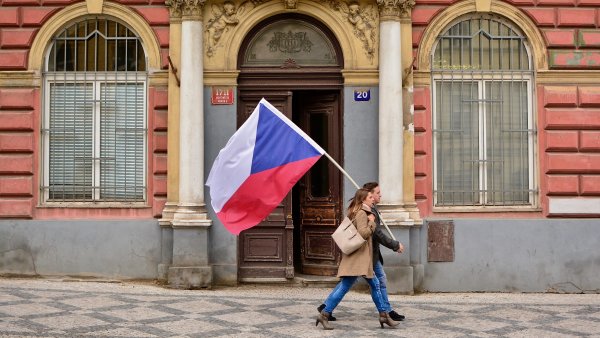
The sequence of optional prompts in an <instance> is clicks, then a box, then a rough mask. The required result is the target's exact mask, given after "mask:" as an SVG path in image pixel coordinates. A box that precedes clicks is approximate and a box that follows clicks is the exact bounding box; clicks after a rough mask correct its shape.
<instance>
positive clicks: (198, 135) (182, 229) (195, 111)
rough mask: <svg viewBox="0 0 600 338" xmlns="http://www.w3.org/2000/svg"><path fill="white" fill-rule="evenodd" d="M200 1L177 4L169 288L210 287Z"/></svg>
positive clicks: (185, 0) (209, 224)
mask: <svg viewBox="0 0 600 338" xmlns="http://www.w3.org/2000/svg"><path fill="white" fill-rule="evenodd" d="M204 3H205V0H182V17H181V19H182V22H181V46H183V48H182V49H181V71H180V74H181V87H180V112H179V202H178V204H177V210H176V211H175V214H174V215H173V221H172V224H173V264H172V266H171V267H170V268H169V276H168V278H169V285H171V286H173V287H177V288H198V287H211V285H212V267H211V266H210V265H209V261H208V251H209V250H208V230H209V228H210V226H211V224H212V221H211V220H210V219H209V218H208V215H207V213H206V206H205V204H204V100H203V99H204V83H203V78H204V66H203V60H204V59H203V55H204V54H203V51H204V47H203V39H202V34H203V25H202V9H203V6H204Z"/></svg>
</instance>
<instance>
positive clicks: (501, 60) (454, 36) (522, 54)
mask: <svg viewBox="0 0 600 338" xmlns="http://www.w3.org/2000/svg"><path fill="white" fill-rule="evenodd" d="M524 41H525V37H524V36H523V35H522V34H518V33H517V32H516V31H515V30H514V29H512V28H510V27H509V26H508V25H506V24H504V23H503V22H501V21H500V20H498V19H495V18H492V17H491V16H485V17H478V18H471V19H467V20H464V21H461V22H459V23H457V24H455V25H454V26H452V27H450V28H449V29H448V30H447V31H446V32H445V33H444V34H442V35H441V36H440V37H439V38H438V44H437V47H436V49H435V51H434V54H433V64H432V67H433V69H449V70H498V69H506V70H508V69H529V65H528V62H526V60H528V55H527V53H526V49H525V47H524Z"/></svg>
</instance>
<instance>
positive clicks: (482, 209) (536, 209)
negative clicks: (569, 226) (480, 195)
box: [432, 206, 542, 213]
mask: <svg viewBox="0 0 600 338" xmlns="http://www.w3.org/2000/svg"><path fill="white" fill-rule="evenodd" d="M432 211H433V212H434V213H450V212H456V213H476V212H481V213H498V212H532V213H533V212H542V208H540V207H533V206H513V207H474V206H473V207H467V206H460V207H433V209H432Z"/></svg>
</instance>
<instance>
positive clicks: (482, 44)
mask: <svg viewBox="0 0 600 338" xmlns="http://www.w3.org/2000/svg"><path fill="white" fill-rule="evenodd" d="M526 46H527V44H526V38H525V36H523V34H521V33H520V32H519V31H518V30H517V29H515V28H514V27H512V26H511V25H510V24H509V23H507V22H506V21H505V20H503V19H502V18H500V17H497V16H494V15H488V14H486V15H477V16H469V17H467V18H461V19H460V20H457V21H456V22H455V23H454V24H452V25H451V26H450V28H449V29H448V30H446V31H445V32H444V33H443V34H441V35H440V36H439V37H438V39H437V41H436V45H435V47H434V49H433V50H434V52H433V55H432V62H431V65H432V69H431V74H432V83H433V87H432V90H433V137H434V142H433V144H434V206H437V207H448V206H493V207H496V206H531V205H534V204H535V201H534V199H535V198H536V196H535V189H534V172H535V170H534V136H535V130H534V121H533V113H532V96H533V83H532V81H533V71H532V67H531V61H530V60H531V58H530V56H529V53H528V49H527V47H526Z"/></svg>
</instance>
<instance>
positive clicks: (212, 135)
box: [204, 87, 238, 284]
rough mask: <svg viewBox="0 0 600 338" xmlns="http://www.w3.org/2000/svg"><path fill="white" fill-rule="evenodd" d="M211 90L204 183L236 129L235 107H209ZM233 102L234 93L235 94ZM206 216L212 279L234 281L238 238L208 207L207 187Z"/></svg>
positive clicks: (207, 91) (206, 114)
mask: <svg viewBox="0 0 600 338" xmlns="http://www.w3.org/2000/svg"><path fill="white" fill-rule="evenodd" d="M210 98H211V88H210V87H205V88H204V126H205V129H204V147H205V148H204V166H205V168H204V182H206V179H207V178H208V174H209V173H210V169H211V168H212V165H213V162H214V161H215V158H216V157H217V155H218V154H219V151H220V150H221V149H222V148H223V147H224V146H225V145H226V144H227V141H228V140H229V138H230V137H231V135H233V133H235V131H236V130H237V111H236V107H237V106H236V105H235V104H233V105H212V104H211V102H210ZM234 102H237V93H235V92H234ZM204 200H205V201H206V211H207V213H208V217H209V218H210V219H211V220H212V221H213V223H212V226H211V227H210V230H209V239H208V240H209V243H210V244H209V261H210V262H211V264H212V265H213V280H214V281H215V282H216V283H218V284H223V283H224V284H230V283H236V282H237V245H238V238H237V236H235V235H232V234H231V233H229V232H228V231H227V230H226V229H225V227H224V226H223V225H222V224H221V222H220V221H219V219H218V218H217V215H216V214H215V212H214V210H213V209H212V207H211V205H210V202H211V200H210V188H209V187H205V189H204Z"/></svg>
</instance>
